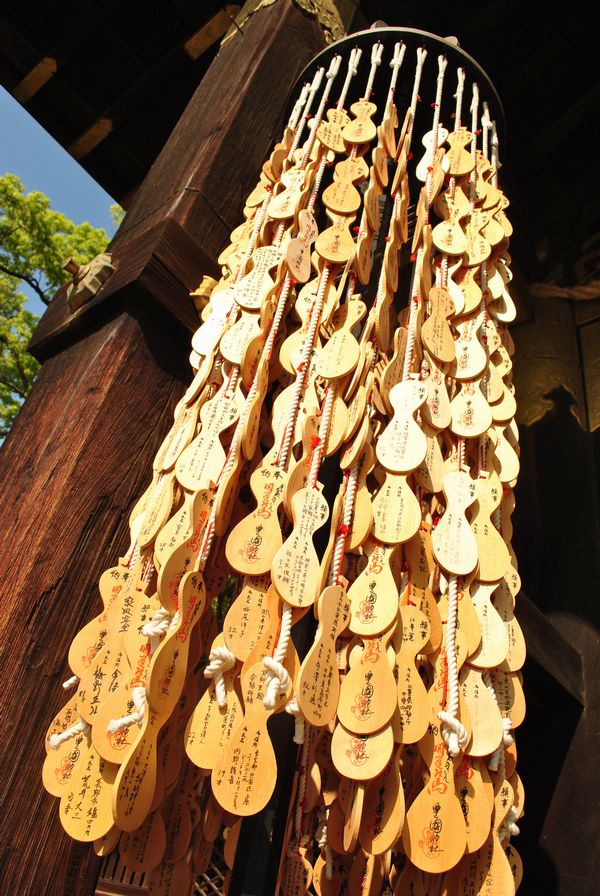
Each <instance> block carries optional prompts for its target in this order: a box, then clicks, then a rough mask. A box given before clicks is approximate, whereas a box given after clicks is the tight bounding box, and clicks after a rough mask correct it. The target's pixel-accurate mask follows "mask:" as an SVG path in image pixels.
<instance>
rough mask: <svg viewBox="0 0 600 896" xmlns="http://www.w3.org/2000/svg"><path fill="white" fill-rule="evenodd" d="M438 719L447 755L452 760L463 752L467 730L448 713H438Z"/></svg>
mask: <svg viewBox="0 0 600 896" xmlns="http://www.w3.org/2000/svg"><path fill="white" fill-rule="evenodd" d="M438 719H439V720H440V722H441V723H442V737H443V739H444V743H445V744H446V747H447V749H448V753H449V754H450V756H451V757H452V759H454V758H455V757H456V756H458V754H459V753H460V751H461V750H463V749H464V748H465V747H466V745H467V741H468V739H469V738H468V735H467V730H466V728H465V726H464V725H463V723H462V722H461V721H460V720H459V719H457V718H456V717H455V716H453V715H451V714H450V713H449V712H444V711H443V710H442V711H440V712H438Z"/></svg>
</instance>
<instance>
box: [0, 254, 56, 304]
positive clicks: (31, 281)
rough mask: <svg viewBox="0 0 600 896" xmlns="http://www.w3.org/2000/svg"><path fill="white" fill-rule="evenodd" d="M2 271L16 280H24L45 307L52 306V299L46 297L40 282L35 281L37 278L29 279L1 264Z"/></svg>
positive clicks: (0, 269)
mask: <svg viewBox="0 0 600 896" xmlns="http://www.w3.org/2000/svg"><path fill="white" fill-rule="evenodd" d="M0 271H2V272H3V273H5V274H8V276H9V277H14V278H15V280H24V281H25V283H27V285H28V286H31V288H32V289H33V290H34V291H35V292H36V293H37V294H38V296H39V297H40V299H41V300H42V302H43V303H44V305H49V304H50V299H48V298H47V297H46V294H45V292H44V290H43V289H42V287H41V286H40V284H39V282H38V281H37V280H36V279H35V277H28V276H26V275H25V274H23V273H19V272H18V271H12V270H11V269H10V268H7V267H6V266H5V265H3V264H2V262H0Z"/></svg>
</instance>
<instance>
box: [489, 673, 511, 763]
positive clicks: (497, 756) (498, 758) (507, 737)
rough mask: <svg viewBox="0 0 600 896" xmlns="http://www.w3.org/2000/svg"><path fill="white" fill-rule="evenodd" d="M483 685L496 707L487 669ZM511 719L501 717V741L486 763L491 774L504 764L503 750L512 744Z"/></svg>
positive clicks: (496, 699)
mask: <svg viewBox="0 0 600 896" xmlns="http://www.w3.org/2000/svg"><path fill="white" fill-rule="evenodd" d="M481 677H482V679H483V683H484V685H485V686H486V688H487V689H488V691H489V693H490V696H491V697H492V699H493V701H494V703H495V704H496V706H497V705H498V695H497V694H496V689H495V687H494V682H493V680H492V676H491V675H490V671H489V669H485V670H484V671H483V673H482V676H481ZM512 727H513V724H512V719H511V718H510V717H509V716H503V717H502V728H503V732H502V741H501V742H500V744H499V745H498V747H497V748H496V749H495V750H494V752H493V753H492V754H491V756H490V758H489V761H488V768H489V769H490V771H492V772H497V771H498V768H499V766H500V764H501V763H502V764H503V763H504V748H505V747H510V746H511V744H512V743H514V738H513V736H512V734H511V733H510V732H511V731H512Z"/></svg>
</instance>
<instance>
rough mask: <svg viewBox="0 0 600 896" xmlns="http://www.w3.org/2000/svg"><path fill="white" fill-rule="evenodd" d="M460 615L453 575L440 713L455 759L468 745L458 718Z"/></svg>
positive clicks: (463, 728)
mask: <svg viewBox="0 0 600 896" xmlns="http://www.w3.org/2000/svg"><path fill="white" fill-rule="evenodd" d="M457 613H458V585H457V581H456V576H455V575H451V576H450V579H449V582H448V621H447V622H446V644H445V648H446V663H447V667H448V684H447V690H446V709H445V710H442V711H440V712H438V719H439V720H440V722H441V723H442V730H441V733H442V737H443V739H444V743H445V744H446V747H447V748H448V753H449V754H450V756H451V757H452V758H453V759H454V757H455V756H458V754H459V753H460V751H461V750H462V749H463V748H464V747H465V746H466V744H467V732H466V729H465V726H464V725H463V724H462V722H461V721H460V719H459V718H458V706H459V704H458V666H457V663H456V618H457Z"/></svg>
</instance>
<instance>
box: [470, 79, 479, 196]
mask: <svg viewBox="0 0 600 896" xmlns="http://www.w3.org/2000/svg"><path fill="white" fill-rule="evenodd" d="M478 116H479V85H478V84H477V83H474V84H473V96H472V98H471V132H472V134H473V153H475V151H476V149H477V120H478ZM476 185H477V165H475V167H474V168H473V170H472V171H471V175H470V191H469V200H470V204H471V211H473V210H474V209H475V198H476V193H475V190H476Z"/></svg>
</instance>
